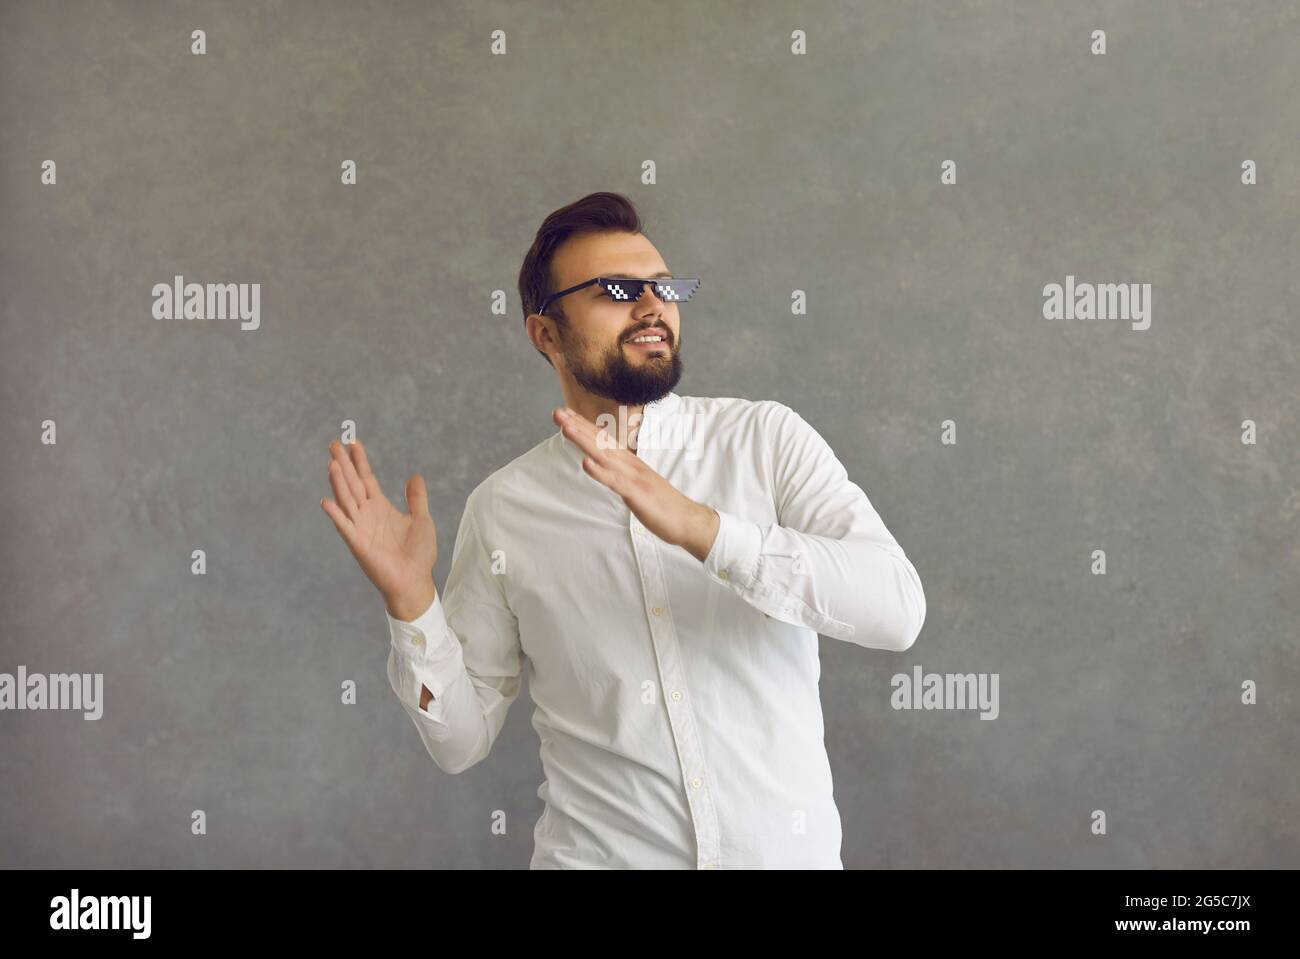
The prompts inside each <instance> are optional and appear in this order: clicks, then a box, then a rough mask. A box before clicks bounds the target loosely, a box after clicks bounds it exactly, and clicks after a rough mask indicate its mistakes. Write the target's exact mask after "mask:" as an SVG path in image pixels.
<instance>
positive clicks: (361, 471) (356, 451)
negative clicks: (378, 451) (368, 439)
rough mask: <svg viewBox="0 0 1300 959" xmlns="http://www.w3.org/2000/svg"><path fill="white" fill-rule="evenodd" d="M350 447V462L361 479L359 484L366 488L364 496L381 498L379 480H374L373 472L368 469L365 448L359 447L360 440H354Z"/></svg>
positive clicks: (381, 492)
mask: <svg viewBox="0 0 1300 959" xmlns="http://www.w3.org/2000/svg"><path fill="white" fill-rule="evenodd" d="M351 446H352V451H351V452H352V462H353V465H355V466H356V468H357V474H358V475H359V476H360V477H361V482H362V483H363V484H364V485H365V487H366V495H367V496H369V497H372V498H376V497H380V496H383V495H384V494H383V491H382V490H380V488H379V480H378V479H376V478H375V474H374V471H373V470H371V469H370V459H369V458H368V457H367V456H366V448H365V447H364V446H362V445H361V440H354V441H353V442H352V444H351Z"/></svg>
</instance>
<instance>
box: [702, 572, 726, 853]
mask: <svg viewBox="0 0 1300 959" xmlns="http://www.w3.org/2000/svg"><path fill="white" fill-rule="evenodd" d="M726 578H727V571H726V570H725V569H720V570H718V579H726ZM705 868H706V869H707V868H708V867H707V866H706V867H705Z"/></svg>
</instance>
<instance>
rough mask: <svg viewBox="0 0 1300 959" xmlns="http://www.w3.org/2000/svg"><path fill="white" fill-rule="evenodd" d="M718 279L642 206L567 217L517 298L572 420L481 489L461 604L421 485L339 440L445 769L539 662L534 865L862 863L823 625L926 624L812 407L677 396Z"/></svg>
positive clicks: (877, 638) (366, 540) (883, 634)
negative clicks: (824, 699) (831, 731)
mask: <svg viewBox="0 0 1300 959" xmlns="http://www.w3.org/2000/svg"><path fill="white" fill-rule="evenodd" d="M639 281H645V282H639ZM698 283H699V281H698V279H697V278H690V279H682V278H675V277H673V276H672V274H671V273H670V272H669V270H668V268H667V266H666V265H665V264H664V261H663V259H662V258H661V257H660V255H659V253H658V251H657V250H656V249H655V247H654V245H653V244H652V243H651V242H650V241H649V240H648V239H647V238H646V237H645V235H644V234H643V233H642V232H641V223H640V220H639V218H638V216H637V213H636V211H635V209H634V208H633V206H632V204H631V203H630V202H629V201H628V200H627V199H626V198H625V197H622V196H620V195H618V194H612V193H594V194H592V195H590V196H587V197H585V198H583V199H581V200H578V201H577V202H576V203H573V204H571V205H569V206H567V207H564V208H562V209H560V210H557V211H556V212H555V213H552V214H551V215H550V216H549V217H547V219H546V220H545V221H544V222H543V224H542V226H541V228H540V229H539V230H538V233H537V237H536V239H535V241H534V243H533V246H532V248H531V249H530V250H529V252H528V255H527V256H526V258H525V260H524V264H523V268H522V269H521V271H520V274H519V292H520V297H521V300H522V304H523V311H524V322H525V328H526V329H527V332H528V337H529V339H530V340H531V341H532V344H533V346H534V347H535V348H536V349H537V350H538V351H539V352H540V353H542V355H543V356H545V357H546V359H547V362H549V363H550V364H551V365H552V366H553V367H554V369H555V373H556V376H557V377H558V379H559V382H560V389H561V392H562V393H563V396H564V403H565V405H564V407H561V408H559V409H556V410H555V411H554V412H553V414H552V418H553V420H554V422H555V424H556V426H557V427H559V430H558V431H557V432H556V433H554V434H553V435H552V436H551V437H550V438H549V439H546V440H544V441H543V442H541V443H539V444H538V445H537V446H535V447H533V448H532V449H531V450H529V451H528V452H527V453H525V454H524V455H522V456H520V457H518V458H517V459H515V460H514V461H512V462H511V463H509V464H508V465H506V466H505V467H503V468H501V469H499V470H497V471H496V472H495V473H493V474H492V475H491V476H489V477H488V478H487V479H486V480H484V481H483V482H481V483H480V484H479V485H478V486H477V487H476V488H475V489H474V491H473V492H472V493H471V494H470V496H469V499H468V501H467V502H466V505H465V511H464V514H463V516H462V518H461V523H460V528H459V531H458V533H457V536H456V543H455V547H454V550H453V553H452V561H451V569H450V572H449V573H448V576H447V582H446V590H445V594H444V596H443V597H442V598H441V599H440V598H439V595H438V592H437V590H436V588H435V587H434V584H433V577H432V571H433V567H434V564H435V562H436V559H437V541H436V536H435V531H434V524H433V520H432V519H431V518H430V516H429V508H428V499H427V492H426V489H425V485H424V481H423V480H422V479H421V477H420V476H419V475H418V474H416V475H414V476H412V477H411V478H410V479H409V480H408V482H407V485H406V502H407V506H408V509H409V513H406V514H404V513H402V512H400V511H399V510H397V509H396V508H395V507H393V506H392V505H391V504H390V503H389V501H388V500H387V499H386V498H385V497H384V495H383V493H382V492H381V491H380V488H379V484H378V483H377V481H376V480H375V477H374V474H373V473H372V471H371V469H370V465H369V462H368V460H367V458H366V453H365V450H364V448H363V447H362V445H361V443H360V442H355V443H352V444H349V445H350V447H351V449H350V450H345V449H344V448H343V446H342V445H341V444H339V443H337V442H336V443H333V444H331V448H330V449H331V456H332V458H331V461H330V464H329V478H330V484H331V486H332V488H333V490H334V493H335V496H336V499H337V502H334V501H330V500H322V501H321V505H322V508H323V509H324V510H325V512H326V513H327V514H328V515H329V517H330V519H331V520H333V522H334V524H335V527H336V528H337V529H338V531H339V533H340V534H341V535H342V537H343V539H344V541H345V542H346V543H347V545H348V547H349V549H350V550H351V551H352V553H353V555H354V556H355V557H356V559H357V561H358V562H359V563H360V565H361V568H362V569H363V570H364V571H365V573H366V575H367V576H369V578H370V579H371V581H372V582H373V583H374V584H375V586H376V587H377V588H378V589H379V591H380V593H381V595H382V596H383V597H384V601H385V606H386V614H387V618H388V626H389V635H390V638H391V645H390V652H389V660H388V677H389V682H390V684H391V685H392V688H393V691H394V693H395V694H396V695H397V697H398V699H399V700H400V701H401V703H402V706H403V707H404V708H405V710H406V712H407V713H408V714H409V715H410V717H411V719H412V720H413V722H414V723H415V727H416V729H417V730H418V731H419V734H420V737H421V739H422V740H423V742H424V745H425V747H426V749H427V750H428V752H429V755H430V756H432V758H433V760H434V762H435V763H436V764H437V765H438V766H439V767H440V768H441V769H443V770H444V771H446V772H448V773H460V772H463V771H465V770H466V769H468V768H470V767H471V766H473V765H474V764H475V763H477V762H479V761H481V760H482V759H484V758H485V757H486V756H487V754H488V752H489V750H490V749H491V748H492V744H493V742H494V741H495V740H496V738H497V735H498V733H499V732H500V730H501V727H502V724H503V723H504V722H505V717H506V711H507V710H508V709H509V707H510V704H511V703H512V702H513V701H514V700H515V698H516V697H517V696H518V693H519V689H520V682H521V674H522V667H523V663H524V660H525V659H527V660H528V661H529V662H531V664H532V677H531V680H530V687H529V688H530V691H531V694H532V697H533V700H534V702H535V704H536V711H535V712H534V714H533V726H534V728H535V729H536V730H537V733H538V736H539V738H540V740H541V758H542V766H543V770H544V772H545V781H544V782H543V783H542V785H541V787H540V788H539V789H538V795H539V796H540V797H541V798H542V799H543V800H544V802H545V810H544V812H543V814H542V816H541V818H540V820H539V821H538V822H537V824H536V828H535V830H534V840H535V849H534V853H533V857H532V860H531V862H530V867H531V868H534V869H538V868H571V867H576V868H654V869H658V868H701V869H712V868H772V867H777V868H829V869H842V868H843V864H842V862H841V860H840V840H841V832H840V819H839V813H838V811H837V809H836V806H835V801H834V799H833V797H832V783H831V771H830V764H829V762H828V759H827V755H826V748H825V744H824V742H823V727H822V713H821V700H820V696H819V691H818V679H819V677H820V674H821V669H820V663H819V660H818V647H817V643H818V640H817V635H818V633H821V634H824V635H827V636H830V637H832V638H836V639H841V640H845V641H848V642H851V643H854V644H856V645H858V646H862V647H866V648H871V649H887V650H896V651H897V650H905V649H907V648H908V647H909V646H911V644H912V643H913V641H914V640H915V639H916V636H917V634H918V633H919V632H920V630H921V625H922V623H923V622H924V619H925V595H924V593H923V591H922V588H921V582H920V579H919V578H918V577H917V574H916V570H915V569H914V568H913V567H912V564H911V563H910V562H909V561H908V559H907V557H906V556H905V555H904V553H903V551H902V549H900V548H899V546H898V544H897V542H895V540H894V538H893V537H892V536H891V535H890V533H889V531H888V530H887V529H886V528H885V526H884V524H883V523H882V522H881V520H880V517H879V516H878V515H877V513H876V511H875V510H874V509H873V507H872V506H871V503H870V502H869V501H868V499H867V497H866V494H865V493H864V492H863V491H862V489H861V488H860V487H859V486H857V485H856V484H854V483H853V482H851V481H850V480H849V479H848V477H847V475H846V473H845V470H844V467H843V466H842V465H841V464H840V463H839V461H838V460H837V459H836V458H835V455H834V454H833V453H832V451H831V449H830V448H829V446H828V445H827V444H826V442H825V441H824V440H823V439H822V437H821V436H820V435H819V434H818V433H817V432H816V431H815V430H814V429H813V428H812V427H811V426H809V425H808V424H807V423H806V422H804V420H803V419H802V418H800V417H799V415H798V414H797V413H795V412H794V411H793V410H791V409H790V408H788V407H786V406H783V405H782V404H780V403H776V402H773V401H769V400H764V401H758V402H751V401H749V400H743V399H733V398H717V397H692V396H679V395H677V394H676V393H674V392H672V390H673V387H674V386H676V385H677V382H678V380H679V379H680V378H681V372H682V359H681V349H682V321H681V309H682V308H681V307H680V306H679V303H680V302H682V301H684V300H686V299H688V298H689V297H690V295H691V293H692V292H693V291H694V289H695V287H696V286H697V285H698ZM687 309H689V308H687ZM598 426H599V428H598ZM651 440H653V442H652V441H651Z"/></svg>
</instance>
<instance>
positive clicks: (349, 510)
mask: <svg viewBox="0 0 1300 959" xmlns="http://www.w3.org/2000/svg"><path fill="white" fill-rule="evenodd" d="M329 474H330V487H331V488H332V489H333V490H334V498H335V499H336V500H338V502H339V506H341V507H343V513H344V515H346V516H347V518H348V519H350V520H355V519H356V518H357V514H358V513H359V512H361V510H360V509H359V508H358V506H357V501H356V500H355V499H353V498H352V490H350V489H348V484H347V481H346V480H344V479H343V467H341V466H339V461H338V460H337V459H334V458H333V457H331V458H330V463H329Z"/></svg>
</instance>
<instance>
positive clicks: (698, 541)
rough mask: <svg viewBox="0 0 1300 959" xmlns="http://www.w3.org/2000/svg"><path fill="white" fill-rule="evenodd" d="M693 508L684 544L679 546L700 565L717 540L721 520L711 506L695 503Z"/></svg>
mask: <svg viewBox="0 0 1300 959" xmlns="http://www.w3.org/2000/svg"><path fill="white" fill-rule="evenodd" d="M695 506H696V509H695V511H694V517H693V520H692V522H691V523H690V529H689V532H688V535H687V539H686V542H685V543H682V544H681V545H682V548H683V549H685V550H686V552H688V553H690V554H691V555H692V556H694V557H695V558H696V559H698V560H699V561H700V562H701V563H702V562H704V560H705V557H707V556H708V555H709V551H710V550H711V549H713V541H714V540H716V539H717V538H718V528H719V527H720V526H721V525H722V518H721V517H719V516H718V511H717V510H715V509H714V508H713V507H712V506H705V505H704V504H703V503H696V504H695Z"/></svg>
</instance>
